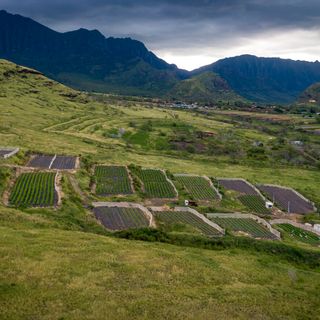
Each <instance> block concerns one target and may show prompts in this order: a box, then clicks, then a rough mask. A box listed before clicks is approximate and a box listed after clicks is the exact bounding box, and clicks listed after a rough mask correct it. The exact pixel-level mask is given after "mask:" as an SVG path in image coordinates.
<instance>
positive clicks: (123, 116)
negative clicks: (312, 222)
mask: <svg viewBox="0 0 320 320" xmlns="http://www.w3.org/2000/svg"><path fill="white" fill-rule="evenodd" d="M99 98H100V99H99V100H100V101H99V102H98V101H97V100H98V99H92V98H91V97H88V96H87V95H85V94H83V93H79V92H76V91H74V90H71V89H69V88H67V87H65V86H62V85H60V84H58V83H56V82H54V81H51V80H49V79H47V78H45V77H44V76H43V75H41V74H40V73H38V72H36V71H34V70H30V69H27V68H23V67H18V66H16V65H14V64H11V63H8V62H6V61H3V60H2V61H0V110H1V114H0V116H1V123H0V141H1V144H3V145H5V146H10V145H12V146H19V147H21V149H22V151H21V152H20V153H19V154H18V155H17V156H15V157H13V158H12V159H9V160H1V162H0V194H1V195H2V193H3V192H4V191H6V190H8V189H9V181H10V177H11V178H13V176H14V174H15V170H14V169H13V168H10V165H12V164H14V165H19V164H20V165H23V164H25V163H26V161H27V160H28V157H29V155H28V152H29V151H31V152H40V153H51V154H52V153H63V154H69V155H78V154H81V156H82V169H81V170H79V172H78V173H77V174H76V175H72V174H69V173H64V174H62V180H61V184H62V189H63V193H64V197H63V201H62V205H61V206H60V207H59V208H57V209H44V208H41V209H39V208H38V209H37V208H8V207H6V206H4V205H3V201H1V203H0V229H1V230H0V238H1V239H0V259H1V264H0V318H1V319H2V318H4V319H105V318H111V319H115V318H117V319H128V318H130V319H150V318H154V319H164V318H167V319H172V318H176V319H208V318H211V317H212V315H213V314H214V315H215V316H216V317H217V318H220V319H230V318H235V319H236V318H239V319H248V318H252V319H277V318H279V319H280V318H281V319H295V318H300V319H301V318H311V319H315V318H316V317H317V306H318V292H319V288H320V273H319V268H318V265H319V259H318V252H319V249H318V248H316V247H311V246H309V245H307V244H299V243H298V242H297V241H295V240H290V242H286V241H284V242H283V243H282V244H279V245H278V244H277V243H264V242H254V241H251V239H245V238H243V239H240V240H238V239H237V238H234V237H232V236H229V237H226V238H225V239H223V240H217V242H215V243H211V242H206V241H209V240H205V239H203V238H200V237H196V236H195V235H190V238H187V237H184V236H183V235H181V233H180V234H179V233H178V232H172V233H171V234H169V233H168V234H167V233H164V237H167V238H163V239H162V241H166V243H160V242H142V241H135V240H125V239H119V238H116V237H115V236H113V235H111V234H110V233H109V232H108V231H106V230H105V229H104V228H103V227H102V226H101V225H100V224H98V223H97V221H96V220H95V219H94V217H93V214H92V213H91V211H90V210H89V208H90V207H88V206H87V205H88V203H90V201H91V200H93V199H95V197H94V196H93V195H91V194H90V189H89V183H90V174H89V172H90V169H91V165H92V164H94V163H105V164H117V165H119V164H130V163H134V164H136V165H141V166H144V167H150V168H151V167H153V168H164V169H168V170H170V172H171V173H194V174H201V175H203V174H206V175H208V176H212V177H214V176H225V177H243V178H248V179H249V180H250V181H251V182H260V183H266V182H269V183H280V184H283V185H287V186H291V187H295V188H297V189H298V190H299V191H301V192H303V194H304V195H306V196H307V197H309V198H310V199H312V200H313V201H315V202H317V203H320V196H319V186H318V182H319V180H320V173H319V170H318V169H316V167H315V166H314V164H312V163H311V162H310V164H304V163H303V164H299V163H298V164H297V163H296V164H294V163H291V162H288V161H284V160H283V158H280V159H282V161H283V162H281V163H280V161H278V160H272V159H271V157H270V159H269V158H268V157H267V159H262V158H261V157H260V158H259V157H258V158H250V157H249V156H248V154H247V151H248V150H251V148H252V142H254V141H256V140H261V141H262V142H263V143H264V144H265V145H266V148H267V147H268V148H269V147H270V148H269V149H266V150H268V152H269V150H270V152H271V150H272V149H271V147H272V146H274V145H273V144H270V146H269V143H273V141H278V140H277V139H278V136H279V134H282V136H284V135H285V136H288V139H292V138H293V137H294V134H296V133H295V131H294V129H290V130H289V131H288V132H287V131H286V132H285V133H284V131H283V128H284V127H288V123H289V124H290V125H289V126H290V127H291V123H293V124H299V123H300V122H301V121H304V120H303V119H301V118H299V117H297V116H290V115H289V116H287V115H285V116H278V117H277V118H276V120H279V119H280V124H278V123H276V124H275V123H273V122H272V121H274V118H273V116H270V115H265V116H266V117H268V118H267V119H268V121H266V122H265V120H263V121H262V120H255V119H253V120H252V119H251V120H250V121H247V120H244V119H242V118H241V120H239V119H238V117H239V114H238V115H236V117H235V116H233V115H231V114H223V113H214V112H211V111H207V112H206V113H205V114H203V113H201V112H194V111H192V112H189V111H181V110H170V109H164V108H160V107H157V106H156V105H155V104H152V105H151V104H150V103H149V102H148V101H145V100H141V101H136V100H135V101H133V100H120V99H117V97H113V98H112V99H111V98H110V97H109V96H107V97H105V96H99ZM243 116H244V115H242V117H243ZM250 116H253V115H252V114H250ZM254 116H255V117H258V115H254ZM270 118H271V119H272V121H271V120H270ZM269 121H271V123H270V122H269ZM257 128H259V129H257ZM261 128H263V130H261ZM120 129H121V130H120ZM199 131H200V132H207V131H209V132H212V133H213V134H214V136H213V137H209V138H199V137H198V132H199ZM309 139H310V140H309V142H308V143H310V145H312V146H313V145H315V146H317V145H316V141H314V140H313V139H312V137H311V136H310V137H309ZM270 141H271V142H270ZM285 143H286V142H283V144H285ZM173 146H174V148H173ZM191 147H192V148H193V149H192V148H191ZM226 148H228V149H226ZM279 148H280V149H277V152H279V150H280V151H281V150H282V149H281V147H279ZM209 150H214V151H215V152H209ZM217 150H218V151H219V152H217ZM239 150H240V151H241V152H239ZM273 155H274V154H272V156H273ZM236 158H239V160H237V159H236ZM293 159H296V158H293ZM77 181H78V182H79V186H78V185H77V183H76V182H77ZM79 188H81V189H80V190H79ZM135 197H136V198H134V199H135V200H136V199H140V198H139V195H136V196H135ZM224 202H225V203H224ZM224 202H223V203H222V205H223V206H226V207H227V208H228V206H229V209H230V203H231V205H232V206H233V205H234V204H233V202H232V201H231V200H230V199H228V198H227V199H226V200H224ZM83 204H85V205H86V206H83ZM226 207H224V208H226ZM232 208H234V207H232ZM236 208H238V207H236ZM200 209H201V208H200ZM212 209H215V210H218V209H220V207H213V208H212ZM240 209H242V208H241V207H240ZM173 231H175V230H173ZM159 233H160V231H159ZM160 234H162V233H160ZM138 235H139V234H138ZM118 236H120V235H118ZM121 236H122V237H128V238H130V237H133V238H134V237H135V236H137V235H134V234H133V235H132V234H131V235H130V234H121ZM136 238H137V237H136ZM148 239H149V240H150V238H148ZM169 243H173V244H175V245H172V244H169ZM288 244H290V246H288ZM192 246H195V247H194V248H191V247H192ZM196 246H198V247H196ZM203 248H208V249H209V248H210V249H212V250H205V249H203ZM213 249H215V250H213ZM309 259H310V261H309ZM172 301H175V302H177V303H172Z"/></svg>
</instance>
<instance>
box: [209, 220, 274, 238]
mask: <svg viewBox="0 0 320 320" xmlns="http://www.w3.org/2000/svg"><path fill="white" fill-rule="evenodd" d="M210 220H212V221H213V222H215V223H216V224H218V225H219V226H221V227H222V228H224V229H227V230H230V231H234V232H243V233H246V234H249V235H251V236H252V237H254V238H261V239H275V238H276V237H275V235H274V234H273V233H271V232H270V231H269V230H268V229H267V228H265V227H264V226H263V225H262V224H260V223H258V222H257V221H255V220H253V219H250V218H230V217H225V218H224V217H213V218H210Z"/></svg>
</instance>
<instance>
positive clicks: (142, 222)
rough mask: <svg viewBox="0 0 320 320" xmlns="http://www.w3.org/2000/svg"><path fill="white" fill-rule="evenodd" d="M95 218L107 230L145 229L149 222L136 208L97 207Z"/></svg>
mask: <svg viewBox="0 0 320 320" xmlns="http://www.w3.org/2000/svg"><path fill="white" fill-rule="evenodd" d="M93 212H94V215H95V217H96V218H97V219H98V220H99V221H100V222H101V223H102V224H103V225H104V226H105V227H106V228H107V229H109V230H113V231H116V230H126V229H137V228H146V227H148V226H149V220H148V219H147V217H146V216H145V214H144V213H143V212H142V211H141V210H140V209H138V208H120V207H97V208H94V209H93Z"/></svg>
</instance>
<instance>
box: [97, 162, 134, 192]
mask: <svg viewBox="0 0 320 320" xmlns="http://www.w3.org/2000/svg"><path fill="white" fill-rule="evenodd" d="M95 178H96V183H97V185H96V194H97V195H100V196H107V195H118V194H132V193H133V190H132V186H131V181H130V178H129V174H128V171H127V169H126V167H123V166H97V167H96V168H95Z"/></svg>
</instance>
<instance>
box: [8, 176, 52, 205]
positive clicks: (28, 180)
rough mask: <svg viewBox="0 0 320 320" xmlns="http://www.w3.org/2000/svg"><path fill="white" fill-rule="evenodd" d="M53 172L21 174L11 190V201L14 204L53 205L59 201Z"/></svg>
mask: <svg viewBox="0 0 320 320" xmlns="http://www.w3.org/2000/svg"><path fill="white" fill-rule="evenodd" d="M55 177H56V174H55V173H53V172H36V173H23V174H21V175H20V176H19V177H18V179H17V181H16V183H15V185H14V187H13V190H12V192H11V195H10V198H9V203H10V204H11V205H14V206H26V207H53V206H56V205H57V203H58V194H57V191H56V190H55Z"/></svg>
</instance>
